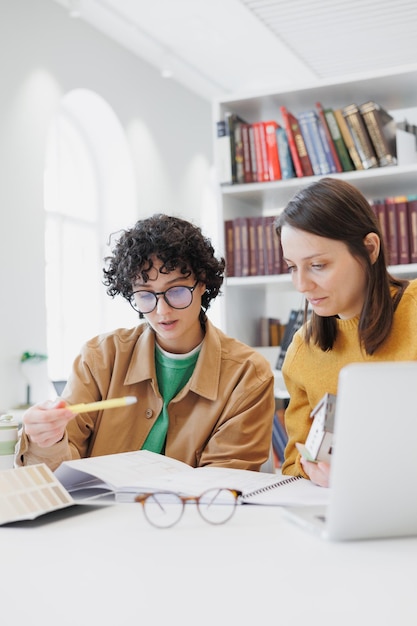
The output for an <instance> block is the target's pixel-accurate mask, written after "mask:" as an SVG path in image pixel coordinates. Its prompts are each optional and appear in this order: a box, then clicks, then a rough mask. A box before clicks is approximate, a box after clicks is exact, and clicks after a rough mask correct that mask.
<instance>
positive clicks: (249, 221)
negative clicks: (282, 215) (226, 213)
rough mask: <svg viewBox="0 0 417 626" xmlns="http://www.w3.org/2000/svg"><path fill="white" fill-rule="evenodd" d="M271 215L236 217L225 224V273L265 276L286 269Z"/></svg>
mask: <svg viewBox="0 0 417 626" xmlns="http://www.w3.org/2000/svg"><path fill="white" fill-rule="evenodd" d="M274 221H275V217H274V216H266V215H258V216H256V217H235V218H234V219H229V220H226V221H225V223H224V229H225V232H224V236H225V249H226V274H227V276H228V277H231V276H239V277H240V276H268V275H273V274H282V273H284V272H286V271H287V270H286V267H284V265H285V264H284V263H283V261H282V249H281V245H280V243H279V241H278V237H277V235H276V233H275V229H274Z"/></svg>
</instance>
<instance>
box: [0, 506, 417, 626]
mask: <svg viewBox="0 0 417 626" xmlns="http://www.w3.org/2000/svg"><path fill="white" fill-rule="evenodd" d="M0 563H1V572H2V577H1V580H2V584H1V597H2V607H1V617H2V619H1V622H2V623H4V624H5V626H6V624H7V625H8V624H17V626H29V625H31V626H67V625H68V626H70V625H71V626H74V624H77V625H78V626H87V625H89V626H90V625H91V626H98V625H101V624H106V625H107V624H109V625H110V624H111V625H113V624H114V625H115V626H125V625H126V626H127V625H133V624H135V625H136V624H137V625H138V626H141V625H146V626H153V625H155V626H162V625H165V624H169V625H171V624H179V625H181V626H189V625H190V626H191V625H195V624H198V625H199V626H200V625H201V626H226V625H227V626H235V625H238V626H249V625H251V626H252V625H253V626H261V625H262V624H270V625H272V624H274V625H275V626H287V625H289V626H302V625H303V626H305V625H308V624H312V625H314V626H316V625H317V626H318V625H320V626H330V625H332V626H345V625H346V626H352V624H354V625H357V626H362V625H365V624H366V625H370V626H374V625H377V626H393V625H395V626H415V625H416V624H417V601H416V599H415V598H416V581H417V538H411V539H395V540H384V541H366V542H354V543H327V542H324V541H323V540H321V539H319V538H318V537H315V536H313V535H310V534H309V533H308V532H306V531H304V530H302V529H300V528H298V527H296V526H293V525H292V524H291V523H290V522H289V521H287V520H286V519H284V518H283V516H282V512H281V510H280V509H279V508H278V507H259V506H249V505H244V506H241V507H239V508H238V510H237V511H236V515H235V517H234V518H233V519H232V520H231V521H230V522H228V523H227V524H226V525H224V526H219V527H214V526H210V525H209V524H207V523H206V522H204V521H203V520H202V519H200V518H199V516H198V514H197V513H196V512H195V510H194V507H190V508H189V509H188V510H187V511H186V512H185V514H184V517H183V519H182V520H181V521H180V522H179V524H178V525H177V526H176V527H174V528H172V529H166V530H158V529H155V528H153V527H151V526H149V525H148V523H147V522H146V520H145V519H144V517H143V512H142V510H141V507H140V505H136V504H118V505H114V506H106V507H105V508H104V509H100V510H94V511H89V512H87V513H83V514H79V515H77V516H71V517H66V518H63V519H59V520H55V521H53V522H49V523H48V524H45V523H44V524H43V525H39V521H38V522H37V524H34V523H32V522H31V523H30V524H29V525H27V526H22V525H21V526H18V527H16V526H13V527H10V526H9V527H1V528H0ZM5 617H7V619H4V618H5Z"/></svg>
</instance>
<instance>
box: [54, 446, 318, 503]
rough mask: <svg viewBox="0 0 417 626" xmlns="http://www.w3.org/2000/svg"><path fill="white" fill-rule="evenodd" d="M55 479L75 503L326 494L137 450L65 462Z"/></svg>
mask: <svg viewBox="0 0 417 626" xmlns="http://www.w3.org/2000/svg"><path fill="white" fill-rule="evenodd" d="M55 476H56V478H57V479H58V480H59V481H60V483H61V484H62V485H63V486H64V487H65V489H66V490H67V491H68V492H69V493H70V494H71V496H72V497H73V498H74V499H76V500H81V499H82V500H85V499H88V498H92V497H98V496H100V495H101V494H103V495H104V494H106V493H114V494H115V496H116V500H117V501H119V502H131V501H133V500H134V496H135V495H136V494H137V493H146V492H149V491H161V490H166V491H176V492H178V493H181V494H183V495H189V496H198V495H200V494H201V493H203V491H205V490H207V489H211V488H228V489H235V490H237V491H240V492H241V493H242V495H241V498H240V502H241V503H242V504H265V505H283V504H307V503H310V504H313V503H316V504H322V503H323V502H327V497H328V493H327V490H326V489H322V488H321V487H317V486H316V485H313V484H312V483H311V482H310V481H308V480H305V479H303V478H296V477H292V476H289V477H288V476H287V477H285V476H281V475H280V474H272V473H266V472H265V473H264V472H255V471H252V470H241V469H233V468H226V467H212V466H205V467H197V468H193V467H191V466H189V465H187V464H186V463H183V462H182V461H178V460H176V459H172V458H170V457H167V456H164V455H161V454H156V453H154V452H149V451H147V450H137V451H133V452H122V453H119V454H111V455H106V456H99V457H90V458H87V459H77V460H74V461H65V462H64V463H62V464H61V465H60V466H59V468H58V469H57V470H55Z"/></svg>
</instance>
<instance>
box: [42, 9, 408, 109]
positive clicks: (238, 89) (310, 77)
mask: <svg viewBox="0 0 417 626" xmlns="http://www.w3.org/2000/svg"><path fill="white" fill-rule="evenodd" d="M54 1H56V2H58V4H60V5H61V6H63V7H64V8H65V9H66V10H67V11H68V15H69V19H70V16H71V15H72V16H73V19H81V20H85V21H86V22H87V23H89V24H90V25H92V26H93V27H95V28H97V30H99V31H101V32H102V33H104V34H106V35H107V36H109V37H110V38H112V39H113V40H114V41H116V42H118V43H119V44H120V45H122V46H124V47H126V48H127V49H129V50H130V51H131V52H133V53H134V54H137V55H138V56H139V57H141V58H142V59H144V60H146V61H148V62H149V63H151V64H152V65H154V66H155V67H157V68H158V69H159V70H160V71H161V72H162V71H165V72H166V73H168V74H171V80H177V81H178V82H179V83H181V84H182V85H184V86H186V87H187V88H189V89H190V90H192V91H193V92H195V93H197V94H198V95H200V96H202V97H203V98H206V99H209V100H213V99H217V98H221V97H224V96H227V95H232V94H251V93H258V92H263V91H269V90H273V91H278V90H286V89H289V90H290V89H292V88H298V87H301V86H304V87H305V86H309V85H313V84H315V83H318V82H338V81H340V80H347V79H354V78H356V77H360V76H364V75H371V74H373V75H375V74H384V73H386V72H388V71H390V70H393V69H396V68H400V67H401V68H403V67H404V66H407V65H414V64H415V63H417V2H416V1H415V0H350V2H346V0H54Z"/></svg>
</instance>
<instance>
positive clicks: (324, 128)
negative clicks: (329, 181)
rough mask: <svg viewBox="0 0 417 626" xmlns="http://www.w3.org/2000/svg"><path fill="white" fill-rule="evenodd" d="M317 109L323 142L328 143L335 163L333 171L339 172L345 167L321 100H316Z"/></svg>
mask: <svg viewBox="0 0 417 626" xmlns="http://www.w3.org/2000/svg"><path fill="white" fill-rule="evenodd" d="M316 109H317V114H318V116H319V120H320V126H319V128H320V129H321V132H322V140H323V144H326V145H327V148H328V150H329V152H330V155H331V160H332V163H333V165H332V166H331V171H332V172H339V173H340V172H343V167H342V164H341V163H340V159H339V155H338V154H337V150H336V146H335V143H334V140H333V137H332V134H331V132H330V129H329V126H328V123H327V119H326V115H325V112H324V109H323V107H322V105H321V102H316ZM339 134H340V132H339ZM328 160H329V157H328Z"/></svg>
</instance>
